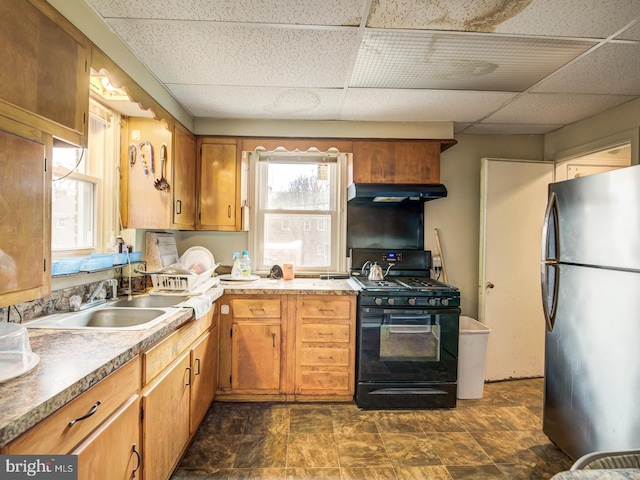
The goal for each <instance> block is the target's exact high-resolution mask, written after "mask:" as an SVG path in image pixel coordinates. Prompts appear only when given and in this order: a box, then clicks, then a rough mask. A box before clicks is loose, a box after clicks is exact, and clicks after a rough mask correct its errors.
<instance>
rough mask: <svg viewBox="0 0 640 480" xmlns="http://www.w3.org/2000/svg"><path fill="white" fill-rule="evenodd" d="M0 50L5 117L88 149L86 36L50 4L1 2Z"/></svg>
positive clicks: (0, 96)
mask: <svg viewBox="0 0 640 480" xmlns="http://www.w3.org/2000/svg"><path fill="white" fill-rule="evenodd" d="M0 45H2V47H3V54H2V70H1V71H0V85H1V86H2V88H0V113H3V114H4V115H6V116H10V117H12V118H16V119H19V120H20V121H21V122H24V123H26V124H28V125H31V126H34V127H36V128H38V129H39V130H43V131H46V132H48V133H51V134H53V135H55V136H57V137H60V138H64V139H66V140H68V141H70V142H72V143H75V144H85V141H84V140H85V137H83V135H84V133H85V128H86V122H87V120H88V119H87V112H88V108H89V69H88V62H87V59H88V46H87V41H86V39H85V38H84V37H83V36H82V35H81V34H80V32H79V31H77V30H76V29H75V28H74V27H73V26H72V25H71V24H70V23H69V22H68V21H67V20H66V19H65V18H64V17H62V16H61V15H59V14H58V13H57V12H56V11H55V10H54V9H53V8H52V7H51V6H50V5H48V4H47V3H46V2H43V1H35V2H28V1H26V0H15V1H11V2H0ZM33 114H35V115H33Z"/></svg>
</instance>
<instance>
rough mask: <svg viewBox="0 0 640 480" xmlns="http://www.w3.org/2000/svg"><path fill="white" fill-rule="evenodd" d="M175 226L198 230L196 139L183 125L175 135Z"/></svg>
mask: <svg viewBox="0 0 640 480" xmlns="http://www.w3.org/2000/svg"><path fill="white" fill-rule="evenodd" d="M173 144H174V151H173V175H171V180H172V183H171V185H170V188H171V192H172V194H173V224H174V226H175V228H179V229H180V230H193V229H195V228H196V167H197V157H196V137H194V136H193V135H192V134H191V133H190V132H188V131H187V130H186V129H185V128H184V127H182V126H181V125H179V124H178V125H176V126H175V128H174V134H173Z"/></svg>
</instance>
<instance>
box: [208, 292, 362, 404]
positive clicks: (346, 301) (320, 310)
mask: <svg viewBox="0 0 640 480" xmlns="http://www.w3.org/2000/svg"><path fill="white" fill-rule="evenodd" d="M220 304H221V305H222V307H221V309H220V318H219V322H220V328H221V331H220V333H221V335H220V360H219V362H220V379H219V382H218V393H219V394H220V397H222V398H223V399H228V400H255V401H260V400H301V401H304V400H318V401H320V400H339V401H344V400H349V399H350V398H351V397H352V396H353V393H354V387H355V345H356V342H355V314H356V297H355V296H352V295H295V294H291V295H286V294H285V295H225V296H224V297H222V299H221V301H220ZM225 312H226V313H225Z"/></svg>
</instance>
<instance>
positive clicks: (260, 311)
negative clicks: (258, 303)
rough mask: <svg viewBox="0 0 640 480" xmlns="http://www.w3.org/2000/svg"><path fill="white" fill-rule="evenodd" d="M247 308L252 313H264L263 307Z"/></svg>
mask: <svg viewBox="0 0 640 480" xmlns="http://www.w3.org/2000/svg"><path fill="white" fill-rule="evenodd" d="M249 310H251V313H253V314H254V315H257V314H260V315H264V313H265V312H264V308H250V309H249Z"/></svg>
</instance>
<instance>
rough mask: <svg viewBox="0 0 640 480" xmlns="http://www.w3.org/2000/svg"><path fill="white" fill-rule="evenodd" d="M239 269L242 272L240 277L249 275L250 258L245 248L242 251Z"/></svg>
mask: <svg viewBox="0 0 640 480" xmlns="http://www.w3.org/2000/svg"><path fill="white" fill-rule="evenodd" d="M240 270H241V272H242V274H241V276H242V278H249V277H250V276H251V259H250V258H249V252H247V251H246V250H244V251H243V252H242V260H241V261H240Z"/></svg>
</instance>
